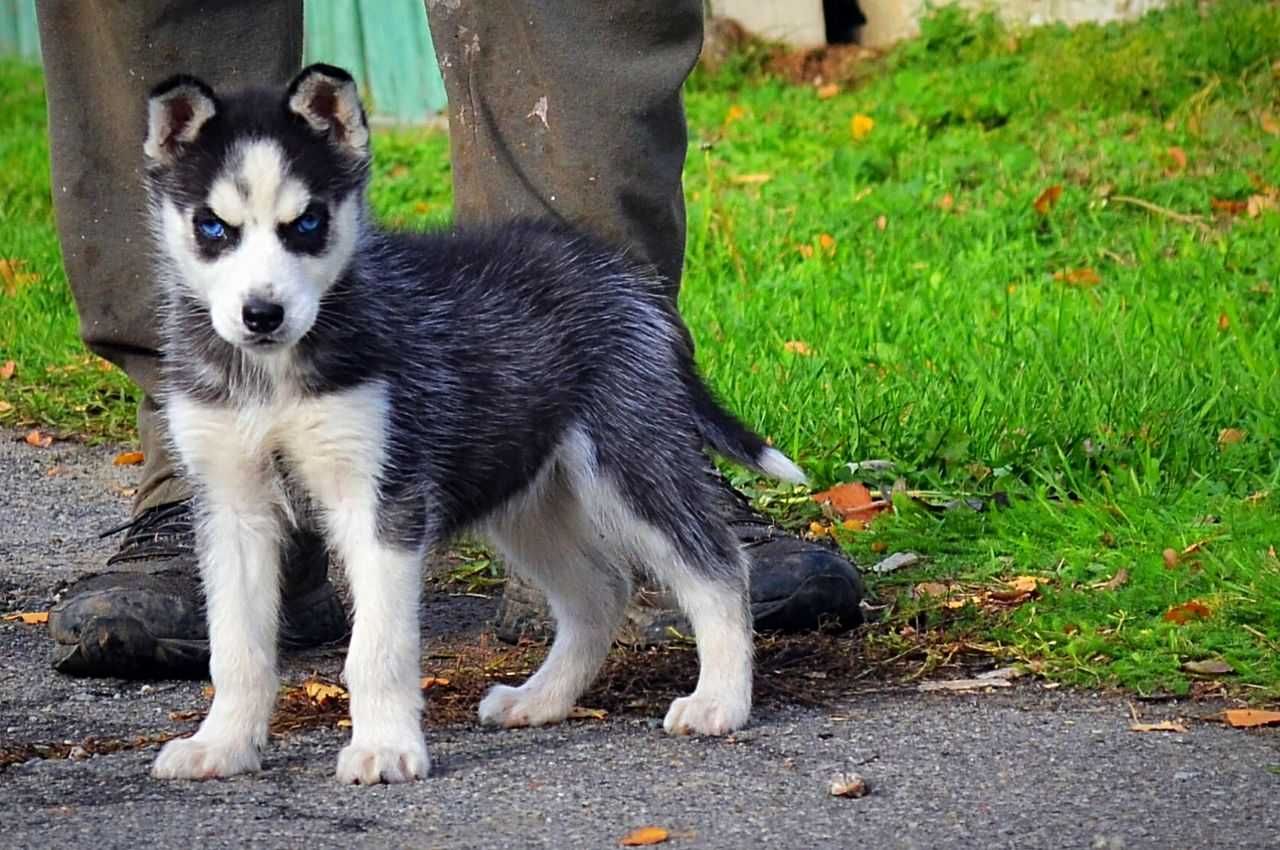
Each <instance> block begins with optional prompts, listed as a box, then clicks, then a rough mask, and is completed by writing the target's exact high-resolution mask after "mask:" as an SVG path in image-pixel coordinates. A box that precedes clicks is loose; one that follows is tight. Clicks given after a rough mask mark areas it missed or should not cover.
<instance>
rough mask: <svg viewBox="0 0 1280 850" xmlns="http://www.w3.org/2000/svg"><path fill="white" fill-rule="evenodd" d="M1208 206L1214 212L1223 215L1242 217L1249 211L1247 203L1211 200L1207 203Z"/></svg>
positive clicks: (1218, 199)
mask: <svg viewBox="0 0 1280 850" xmlns="http://www.w3.org/2000/svg"><path fill="white" fill-rule="evenodd" d="M1209 206H1211V207H1213V210H1214V212H1220V213H1225V214H1227V215H1244V213H1245V212H1247V211H1248V209H1249V202H1248V201H1234V200H1230V199H1224V198H1213V199H1212V200H1210V201H1209Z"/></svg>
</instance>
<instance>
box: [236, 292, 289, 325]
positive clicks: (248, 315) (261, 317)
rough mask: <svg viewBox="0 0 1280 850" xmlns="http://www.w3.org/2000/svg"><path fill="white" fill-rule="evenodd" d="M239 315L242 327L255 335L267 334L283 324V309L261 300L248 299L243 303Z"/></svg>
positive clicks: (271, 302)
mask: <svg viewBox="0 0 1280 850" xmlns="http://www.w3.org/2000/svg"><path fill="white" fill-rule="evenodd" d="M241 315H242V316H243V317H244V326H245V327H246V328H248V329H249V330H250V331H251V332H252V333H256V334H269V333H271V332H272V331H273V330H275V329H276V328H278V327H280V325H282V324H283V323H284V307H282V306H280V305H279V304H276V303H275V302H273V301H265V300H263V299H261V298H250V299H249V300H248V301H246V302H244V310H243V311H242V313H241Z"/></svg>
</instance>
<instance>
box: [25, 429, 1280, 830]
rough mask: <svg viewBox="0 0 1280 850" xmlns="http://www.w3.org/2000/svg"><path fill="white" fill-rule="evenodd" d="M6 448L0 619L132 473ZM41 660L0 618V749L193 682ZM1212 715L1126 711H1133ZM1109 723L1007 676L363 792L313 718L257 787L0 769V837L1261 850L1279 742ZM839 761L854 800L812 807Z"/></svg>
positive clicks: (464, 605)
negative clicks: (92, 676) (82, 673)
mask: <svg viewBox="0 0 1280 850" xmlns="http://www.w3.org/2000/svg"><path fill="white" fill-rule="evenodd" d="M3 436H5V437H6V439H5V440H3V442H0V492H3V493H4V494H5V496H4V501H3V512H4V515H3V522H0V563H3V565H4V569H3V570H2V571H0V610H3V611H13V610H42V609H43V608H45V607H47V606H48V604H49V603H50V602H51V601H52V600H53V598H54V597H55V595H56V593H57V592H58V590H59V588H60V586H61V585H62V584H64V583H65V582H66V581H67V580H69V579H70V578H71V577H73V576H74V575H75V574H76V573H77V572H78V571H80V570H82V569H86V568H90V567H93V566H95V565H97V564H99V563H100V562H101V558H102V557H103V556H104V555H105V554H106V553H108V552H109V551H110V550H111V548H112V545H113V544H112V542H111V541H99V540H97V539H96V537H95V534H94V532H95V531H96V530H99V529H101V528H104V527H107V526H110V525H111V524H112V523H114V522H118V521H119V520H120V519H122V518H123V517H124V516H125V512H126V510H127V501H128V500H127V498H126V497H125V496H123V495H121V490H124V489H127V488H128V487H129V486H131V478H132V476H133V473H132V471H131V470H129V469H127V468H125V469H122V468H116V467H112V466H111V465H110V458H111V457H112V455H113V454H114V451H113V450H109V449H92V448H86V447H82V446H71V445H61V444H60V445H56V446H55V447H54V448H52V449H45V450H40V449H33V448H30V447H28V446H26V445H24V444H22V443H20V442H18V441H17V440H14V439H12V435H3ZM50 469H57V472H55V474H53V475H50V474H48V472H49V470H50ZM490 608H491V606H490V605H487V604H485V603H483V602H482V601H478V600H471V599H453V598H437V599H435V600H434V601H433V602H432V607H431V609H430V610H431V612H432V617H433V620H431V621H430V622H433V627H432V628H433V630H434V631H436V632H441V631H445V632H447V631H450V630H459V631H465V630H472V631H475V630H477V629H478V628H482V626H480V625H477V624H478V623H481V622H482V621H483V618H484V615H486V614H487V612H488V611H489V610H490ZM449 609H453V610H452V611H451V612H450V613H451V616H444V617H442V616H441V612H442V611H447V610H449ZM47 650H48V647H47V639H46V638H45V636H44V634H43V631H42V629H41V628H40V627H38V626H36V627H33V626H24V625H21V624H18V623H0V658H2V659H3V663H2V664H0V747H6V746H8V747H11V746H14V745H21V744H27V743H34V742H61V741H71V742H76V741H81V740H83V739H84V738H86V737H89V736H93V737H96V738H98V739H110V738H115V737H119V738H122V739H129V738H132V737H133V736H136V735H140V734H144V733H155V732H163V731H172V730H185V729H188V728H190V727H191V724H190V723H183V722H176V721H172V720H170V719H169V713H170V712H171V711H174V710H185V709H191V708H197V707H201V706H202V705H203V704H204V700H203V698H202V697H201V695H200V684H199V683H173V682H162V683H154V684H150V685H142V684H140V683H136V682H121V681H118V680H101V681H77V680H71V679H66V678H63V677H60V676H57V675H55V674H54V673H53V672H52V671H51V670H50V669H49V667H48V664H47ZM339 665H340V657H339V656H338V655H337V654H336V653H333V652H328V653H316V654H312V655H310V656H307V657H304V658H294V659H292V660H291V662H290V665H289V669H288V671H287V672H286V678H289V679H292V680H296V679H297V678H300V677H301V676H303V675H305V674H306V673H307V671H309V670H320V671H323V672H328V673H333V672H335V671H336V670H337V668H338V666H339ZM673 696H674V694H673ZM1213 709H1214V707H1213V706H1208V705H1204V704H1176V703H1168V704H1160V705H1149V706H1144V707H1143V710H1144V720H1158V719H1161V718H1165V717H1178V716H1180V717H1183V718H1197V717H1202V716H1207V715H1209V714H1211V713H1212V711H1213ZM1128 711H1129V709H1128V706H1127V703H1126V701H1125V700H1124V699H1122V698H1118V697H1114V696H1104V695H1095V694H1090V693H1067V692H1063V691H1061V690H1053V689H1046V688H1045V687H1044V686H1043V685H1042V684H1040V683H1035V682H1030V683H1019V684H1018V685H1017V686H1016V687H1014V688H1010V689H1008V690H1004V691H1000V692H996V693H989V694H958V695H956V694H921V693H918V692H916V691H914V690H893V689H888V688H884V689H880V690H878V691H874V690H873V691H869V692H863V693H860V694H854V695H850V696H849V697H847V698H846V699H842V700H839V701H837V702H836V703H834V704H831V705H828V706H825V707H824V708H822V709H800V708H794V707H786V706H772V707H766V708H765V709H764V710H762V711H760V712H758V714H757V715H756V718H755V720H754V722H753V724H752V725H751V727H750V728H749V729H747V730H746V731H744V732H742V733H740V734H738V735H736V736H734V737H733V738H731V739H728V740H682V739H672V738H668V737H667V736H665V735H664V734H662V732H661V730H660V729H658V728H657V720H658V718H656V717H654V718H643V717H640V718H635V717H633V718H625V717H624V718H614V719H610V720H607V721H603V722H602V721H582V722H575V723H570V724H567V725H564V726H561V727H557V728H552V729H541V730H521V731H512V732H496V731H488V730H481V729H479V728H478V727H477V726H475V725H474V724H467V725H462V726H450V727H443V728H440V727H433V728H431V729H430V731H429V735H428V741H429V743H430V746H431V747H432V757H433V760H434V764H433V771H432V776H431V777H430V778H429V779H428V780H426V781H424V782H420V783H417V784H415V785H412V786H397V787H376V788H345V787H340V786H338V785H336V784H335V783H334V782H333V780H332V777H331V772H332V769H333V765H334V760H335V758H336V754H337V750H338V748H339V747H340V746H341V744H342V742H343V737H344V733H343V732H341V731H340V730H336V729H334V730H330V729H320V730H311V731H306V732H299V733H294V734H290V735H288V736H286V737H284V738H282V739H280V740H277V741H276V742H275V745H274V746H273V748H272V749H271V750H270V752H269V753H268V754H267V756H266V758H265V762H264V770H263V772H262V773H261V774H259V775H256V776H251V777H239V778H237V779H233V780H228V781H221V782H214V783H203V784H191V783H181V784H172V783H159V782H155V781H153V780H151V779H149V778H148V777H147V767H148V764H149V762H150V759H151V758H152V757H153V755H154V750H153V749H141V750H130V751H124V752H118V753H114V754H110V755H96V756H92V757H90V758H85V759H33V760H31V761H28V762H26V763H25V764H21V765H16V766H14V767H11V768H9V769H8V770H6V771H4V772H0V824H2V825H3V830H2V832H3V835H4V837H5V839H6V841H5V843H6V845H7V846H14V847H20V846H31V847H43V848H60V847H77V848H84V847H85V846H93V847H95V848H96V850H107V848H115V847H120V848H126V847H127V848H141V847H174V846H190V847H206V846H209V847H222V846H226V847H245V846H254V847H283V846H300V845H302V844H303V843H304V842H305V843H306V844H307V845H308V846H316V847H324V846H334V845H337V844H339V843H341V844H342V845H344V846H347V845H349V846H371V847H379V846H387V847H418V848H431V847H476V848H509V847H553V848H573V847H611V846H617V843H618V839H619V838H620V837H621V836H622V835H624V834H625V833H626V832H628V831H629V830H631V829H633V828H635V827H638V826H644V825H649V824H653V825H658V826H662V827H664V828H666V829H667V830H669V831H670V833H671V837H670V839H669V840H668V842H667V843H666V844H665V845H663V846H667V847H673V848H680V847H725V848H744V847H757V846H766V845H767V846H770V847H774V848H814V847H864V846H865V847H877V848H898V847H902V848H943V847H957V848H975V847H980V848H1006V847H1008V848H1031V847H1054V848H1059V847H1061V848H1068V847H1079V848H1106V850H1111V849H1112V848H1146V847H1151V848H1211V847H1224V848H1226V847H1232V848H1277V847H1280V775H1277V771H1280V732H1277V731H1274V730H1263V731H1256V732H1244V731H1235V730H1229V729H1225V728H1223V727H1221V726H1219V725H1216V724H1212V723H1204V722H1189V723H1188V730H1189V731H1187V732H1185V733H1150V734H1139V733H1135V732H1132V731H1130V730H1129V716H1128ZM843 770H854V771H857V772H859V773H861V774H862V775H863V776H865V777H866V778H867V780H868V781H869V782H870V783H871V786H872V791H871V793H870V795H868V796H866V797H864V798H861V799H844V798H834V797H831V796H830V795H829V794H828V792H827V788H828V783H829V780H830V778H831V776H832V775H833V774H835V773H837V772H839V771H843Z"/></svg>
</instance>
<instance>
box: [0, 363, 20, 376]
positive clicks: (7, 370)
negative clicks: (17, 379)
mask: <svg viewBox="0 0 1280 850" xmlns="http://www.w3.org/2000/svg"><path fill="white" fill-rule="evenodd" d="M17 368H18V364H17V363H15V362H14V361H12V360H6V361H4V364H3V365H0V381H7V380H9V379H10V378H12V377H13V373H14V370H16V369H17Z"/></svg>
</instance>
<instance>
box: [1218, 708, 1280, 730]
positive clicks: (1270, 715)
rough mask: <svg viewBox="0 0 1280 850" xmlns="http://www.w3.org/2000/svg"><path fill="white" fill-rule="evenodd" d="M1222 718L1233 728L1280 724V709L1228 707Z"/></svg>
mask: <svg viewBox="0 0 1280 850" xmlns="http://www.w3.org/2000/svg"><path fill="white" fill-rule="evenodd" d="M1222 719H1223V721H1224V722H1225V723H1226V724H1227V725H1228V726H1230V727H1232V728H1233V729H1252V728H1253V727H1255V726H1275V725H1277V724H1280V711H1266V710H1263V709H1259V708H1228V709H1227V710H1226V711H1224V712H1222Z"/></svg>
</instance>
